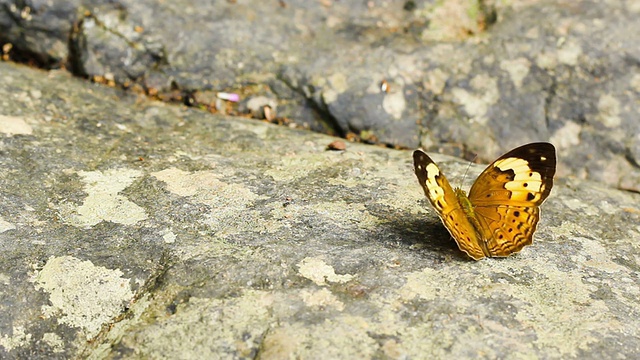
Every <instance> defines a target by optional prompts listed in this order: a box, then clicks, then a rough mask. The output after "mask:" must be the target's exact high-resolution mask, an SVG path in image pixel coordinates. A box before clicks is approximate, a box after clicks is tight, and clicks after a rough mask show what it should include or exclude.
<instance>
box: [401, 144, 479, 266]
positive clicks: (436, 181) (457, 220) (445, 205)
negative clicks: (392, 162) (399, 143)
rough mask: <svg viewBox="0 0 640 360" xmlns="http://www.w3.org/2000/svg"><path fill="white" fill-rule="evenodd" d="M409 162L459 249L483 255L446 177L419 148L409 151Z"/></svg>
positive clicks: (477, 258) (472, 229) (471, 254)
mask: <svg viewBox="0 0 640 360" xmlns="http://www.w3.org/2000/svg"><path fill="white" fill-rule="evenodd" d="M413 163H414V169H415V172H416V176H417V177H418V182H420V186H422V189H423V190H424V194H425V195H426V196H427V199H429V202H430V203H431V205H433V207H434V208H435V209H436V211H437V212H438V216H439V217H440V220H442V223H443V224H444V226H445V227H446V228H447V230H448V231H449V233H450V234H451V236H452V237H453V239H454V240H455V241H456V243H457V244H458V247H459V248H460V250H462V251H464V252H465V253H467V254H468V255H469V256H470V257H471V258H473V259H475V260H479V259H482V258H483V257H485V255H484V253H483V251H482V249H481V248H480V246H479V245H478V244H479V242H478V235H477V234H476V230H475V228H474V227H473V225H472V224H471V222H470V221H469V218H468V217H467V215H466V213H465V212H464V210H463V209H462V208H461V206H460V203H459V201H458V198H457V196H456V193H455V192H454V190H453V189H452V188H451V185H450V184H449V181H447V178H446V177H445V176H444V175H443V174H442V173H441V172H440V169H439V168H438V166H437V165H436V163H435V162H434V161H433V160H431V158H430V157H429V156H428V155H427V154H425V153H424V152H423V151H422V150H416V151H414V152H413Z"/></svg>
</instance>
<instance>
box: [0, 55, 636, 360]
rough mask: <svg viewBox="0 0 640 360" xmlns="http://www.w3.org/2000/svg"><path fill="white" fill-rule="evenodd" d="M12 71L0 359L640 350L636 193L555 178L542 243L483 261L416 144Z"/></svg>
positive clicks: (1, 208)
mask: <svg viewBox="0 0 640 360" xmlns="http://www.w3.org/2000/svg"><path fill="white" fill-rule="evenodd" d="M45 75H46V76H45ZM0 78H2V79H4V84H5V86H3V87H0V109H2V110H0V111H1V112H0V152H1V154H2V156H0V165H1V166H0V168H1V169H2V171H0V196H1V198H2V202H1V203H0V357H2V358H9V359H11V358H36V359H38V358H47V359H50V358H88V357H91V358H119V357H127V358H128V357H139V358H177V357H180V358H185V357H214V356H218V357H220V356H222V357H232V358H245V357H262V358H290V357H297V358H313V357H316V356H317V355H318V354H322V356H323V357H327V358H422V357H433V358H474V359H475V358H477V357H478V356H479V354H482V356H485V357H494V358H507V357H536V358H549V357H558V356H559V357H572V356H581V357H583V358H593V359H599V358H602V357H603V356H605V357H607V356H609V357H626V358H635V357H637V356H638V354H640V342H639V341H638V337H637V336H635V335H634V334H637V333H638V332H639V331H640V321H638V319H639V318H640V305H639V303H638V301H637V299H638V296H639V295H640V287H639V284H640V279H639V276H640V264H639V262H640V248H638V242H639V241H640V228H639V227H638V224H639V223H640V209H639V208H638V204H639V203H640V195H638V194H635V193H631V192H622V191H618V190H614V189H610V188H606V187H604V186H603V185H599V184H597V183H593V182H588V181H583V180H579V179H575V178H563V177H561V176H560V177H558V178H557V179H556V182H555V185H554V188H553V192H552V194H551V196H550V197H549V199H548V201H547V202H546V203H545V204H544V205H543V207H542V212H543V214H542V220H541V222H540V224H539V227H538V231H537V233H536V234H535V237H534V238H535V242H534V244H533V245H532V246H530V247H527V248H525V249H524V250H523V251H522V252H521V253H519V254H517V255H515V256H511V257H508V258H505V259H486V260H482V261H478V262H475V261H471V260H469V259H467V258H466V257H464V256H463V254H462V253H461V252H460V251H459V250H458V249H457V247H456V245H455V243H454V242H453V241H452V240H451V239H450V238H449V235H448V233H447V232H446V230H445V229H444V228H443V227H442V225H441V224H440V222H439V220H438V219H437V217H436V215H435V213H434V212H433V211H432V210H431V209H429V208H428V207H427V206H428V204H427V201H426V199H425V198H424V195H423V194H422V191H421V189H420V187H419V186H418V184H417V181H416V179H415V176H414V175H413V170H412V168H411V154H410V152H409V151H398V150H390V149H385V148H380V147H372V146H366V145H363V144H349V147H348V149H347V150H346V151H340V152H337V151H327V150H326V146H327V144H328V143H330V142H331V141H333V140H334V138H331V137H328V136H324V135H320V134H315V133H311V132H307V131H301V130H295V129H288V128H285V127H278V126H274V125H271V124H266V123H264V122H261V121H251V120H247V119H244V118H237V117H225V116H220V115H212V114H209V113H207V112H203V111H200V110H198V109H194V108H188V107H177V106H169V105H166V104H164V103H161V102H154V101H150V100H148V99H146V98H144V97H142V96H140V97H136V96H132V95H130V94H127V93H125V92H123V91H121V90H116V89H112V88H107V87H103V86H96V85H93V84H89V83H87V82H84V81H80V80H78V79H73V78H70V77H69V76H68V75H67V74H66V73H64V72H49V73H44V72H42V71H36V70H33V69H29V68H26V67H22V66H16V65H15V64H8V63H0ZM391 86H393V84H391ZM433 156H434V158H435V160H436V161H438V163H439V164H440V166H441V168H442V170H443V171H445V172H446V173H447V176H448V177H449V179H450V180H451V181H452V183H454V184H455V183H456V182H458V183H459V182H460V181H459V180H457V179H461V178H462V176H463V174H464V172H465V170H466V169H467V163H466V162H464V161H458V160H456V159H453V158H448V157H445V156H442V155H438V154H433ZM481 170H482V167H478V166H472V167H471V168H470V169H469V174H470V175H469V177H468V178H467V179H473V178H474V175H475V174H477V173H478V172H479V171H481Z"/></svg>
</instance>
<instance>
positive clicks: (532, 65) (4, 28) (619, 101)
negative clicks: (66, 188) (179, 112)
mask: <svg viewBox="0 0 640 360" xmlns="http://www.w3.org/2000/svg"><path fill="white" fill-rule="evenodd" d="M639 16H640V2H639V1H634V0H626V1H623V0H607V1H595V2H594V1H591V0H577V1H570V2H554V1H529V0H527V1H522V0H517V1H508V2H504V1H479V0H447V1H435V0H431V1H421V2H416V1H407V0H384V1H381V0H375V1H366V2H359V1H332V0H321V1H309V0H281V1H226V2H225V1H216V2H208V1H199V2H193V1H169V2H158V1H155V0H143V1H131V0H120V1H108V2H105V1H98V0H85V1H78V0H61V1H55V2H48V1H30V2H24V1H17V0H0V45H1V44H4V45H5V47H3V49H5V53H6V54H5V57H7V58H16V59H18V60H20V59H24V58H26V59H28V61H31V62H35V63H38V64H42V65H43V66H61V65H64V66H66V68H68V69H69V70H70V71H72V72H73V73H75V74H77V75H80V76H86V77H89V78H92V79H95V80H98V81H102V82H107V83H111V84H119V85H122V86H126V87H130V88H133V89H139V90H141V91H145V92H147V93H150V94H157V96H158V97H159V98H161V99H167V100H179V101H184V102H186V103H189V104H191V105H197V106H202V107H209V108H215V109H216V111H221V112H225V111H228V109H227V108H226V106H220V105H221V104H220V103H218V104H217V105H218V106H215V105H216V102H215V101H212V98H215V96H212V95H214V94H215V93H216V92H219V91H227V92H238V93H241V94H242V95H243V97H245V98H248V99H251V98H253V97H266V98H268V99H271V100H273V101H277V105H278V116H280V117H284V118H287V119H286V121H284V122H287V123H289V122H292V123H293V124H297V125H299V126H303V127H308V128H311V129H313V130H316V131H323V132H328V133H331V134H337V135H340V136H346V137H353V138H358V139H361V140H363V141H366V142H380V143H383V144H389V145H392V146H396V147H410V148H413V147H418V146H422V147H425V148H427V149H428V150H430V151H435V152H441V153H447V154H452V155H457V156H463V155H466V156H467V157H468V158H472V157H473V156H472V154H478V155H479V159H480V160H481V161H485V162H486V161H490V160H492V159H494V158H495V157H496V156H498V155H500V154H501V153H504V152H506V151H507V150H509V149H511V148H513V147H515V146H517V145H520V144H523V143H526V142H531V141H540V140H551V142H553V143H554V144H555V145H556V146H557V147H558V149H559V154H560V160H559V161H560V163H561V165H562V166H561V168H560V169H559V174H560V175H562V176H564V175H570V174H572V175H574V176H577V177H579V178H589V179H595V180H598V181H600V182H604V183H606V184H609V185H611V186H614V187H618V188H622V189H628V190H632V191H636V192H640V121H638V118H639V117H640V114H639V112H638V106H637V105H638V101H639V99H640V72H639V70H638V69H639V67H638V64H640V50H639V49H640V48H639V47H638V46H637V44H638V43H640V22H638V21H637V19H638V17H639ZM7 44H9V45H10V46H8V47H6V45H7ZM222 105H224V104H222ZM232 111H233V110H232ZM257 113H258V114H259V115H258V116H260V117H267V118H270V117H274V116H275V115H273V114H271V115H265V114H262V113H261V112H259V111H258V112H257Z"/></svg>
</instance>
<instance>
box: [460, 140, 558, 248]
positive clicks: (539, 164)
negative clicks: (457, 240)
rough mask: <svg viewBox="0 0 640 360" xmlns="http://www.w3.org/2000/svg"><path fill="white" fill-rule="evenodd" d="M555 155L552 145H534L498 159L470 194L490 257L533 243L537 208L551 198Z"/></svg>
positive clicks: (481, 176)
mask: <svg viewBox="0 0 640 360" xmlns="http://www.w3.org/2000/svg"><path fill="white" fill-rule="evenodd" d="M555 170H556V153H555V148H554V147H553V145H551V144H549V143H533V144H528V145H524V146H521V147H519V148H516V149H513V150H511V151H509V152H508V153H506V154H504V155H502V156H501V157H499V158H498V159H497V160H496V161H494V162H493V163H492V164H491V165H489V166H488V167H487V168H486V169H485V170H484V171H483V172H482V174H480V176H479V177H478V179H477V180H476V182H475V183H474V184H473V186H472V187H471V191H469V201H471V203H472V204H473V206H474V213H475V214H476V216H477V218H478V220H479V222H480V223H481V224H482V225H483V226H482V232H483V234H482V237H483V238H484V241H485V243H486V248H487V249H488V251H489V256H508V255H509V254H512V253H514V252H518V251H520V250H521V249H522V248H523V247H524V246H525V245H529V244H531V243H532V242H533V233H534V232H535V229H536V225H537V224H538V220H539V219H540V210H539V208H538V206H540V204H542V202H544V200H545V199H546V198H547V197H548V196H549V193H550V192H551V188H552V187H553V176H554V174H555Z"/></svg>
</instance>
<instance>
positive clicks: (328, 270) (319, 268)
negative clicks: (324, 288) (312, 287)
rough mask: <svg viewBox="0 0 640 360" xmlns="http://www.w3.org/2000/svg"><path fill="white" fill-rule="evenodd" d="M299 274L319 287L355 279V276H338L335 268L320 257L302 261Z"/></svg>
mask: <svg viewBox="0 0 640 360" xmlns="http://www.w3.org/2000/svg"><path fill="white" fill-rule="evenodd" d="M298 272H299V274H300V275H301V276H303V277H305V278H307V279H309V280H311V281H313V282H314V283H316V284H317V285H327V282H335V283H345V282H348V281H350V280H351V279H353V275H349V274H344V275H339V274H336V271H335V270H334V269H333V267H332V266H331V265H329V264H327V263H326V262H325V261H324V260H323V259H322V258H319V257H307V258H304V259H302V261H301V262H300V263H299V264H298Z"/></svg>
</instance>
